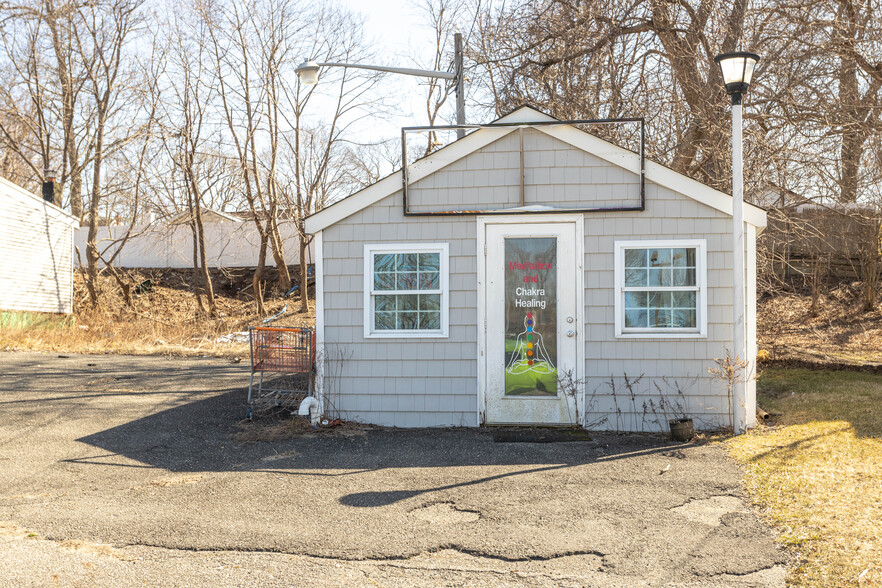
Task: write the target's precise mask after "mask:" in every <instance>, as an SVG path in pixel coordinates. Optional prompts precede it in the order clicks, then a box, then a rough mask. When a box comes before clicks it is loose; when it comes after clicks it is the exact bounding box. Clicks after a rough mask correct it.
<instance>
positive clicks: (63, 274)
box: [0, 178, 79, 313]
mask: <svg viewBox="0 0 882 588" xmlns="http://www.w3.org/2000/svg"><path fill="white" fill-rule="evenodd" d="M78 224H79V222H78V221H77V219H76V217H74V216H72V215H70V214H68V213H66V212H64V211H63V210H62V209H61V208H59V207H57V206H55V205H54V204H52V203H50V202H46V201H45V200H43V199H42V198H40V197H39V196H37V195H35V194H31V193H30V192H28V191H27V190H25V189H24V188H21V187H20V186H16V185H15V184H13V183H12V182H10V181H8V180H5V179H3V178H0V252H2V254H0V310H23V311H38V312H58V313H70V312H73V244H74V229H75V227H76V226H77V225H78Z"/></svg>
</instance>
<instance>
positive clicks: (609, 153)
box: [306, 106, 766, 234]
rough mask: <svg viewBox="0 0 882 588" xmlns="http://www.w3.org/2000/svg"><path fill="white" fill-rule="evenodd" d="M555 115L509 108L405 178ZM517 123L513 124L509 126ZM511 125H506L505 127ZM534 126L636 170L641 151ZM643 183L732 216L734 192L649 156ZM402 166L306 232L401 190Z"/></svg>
mask: <svg viewBox="0 0 882 588" xmlns="http://www.w3.org/2000/svg"><path fill="white" fill-rule="evenodd" d="M556 120H557V119H556V118H554V117H552V116H549V115H547V114H545V113H543V112H540V111H538V110H536V109H535V108H533V107H531V106H521V107H520V108H517V109H516V110H514V111H513V112H511V113H509V114H507V115H505V116H503V117H502V118H500V119H498V120H496V121H493V123H491V124H506V126H500V127H499V128H493V127H484V128H481V129H478V130H477V131H475V132H473V133H470V134H468V135H466V136H465V137H463V138H462V139H459V140H457V141H454V142H453V143H451V144H449V145H447V146H445V147H444V148H442V149H439V150H438V151H436V152H434V153H432V154H431V155H429V156H427V157H424V158H422V159H420V160H417V161H415V162H414V163H412V164H409V165H408V180H409V182H410V183H411V184H413V183H415V182H417V181H419V180H421V179H423V178H425V177H426V176H429V175H431V174H433V173H435V172H436V171H439V170H441V169H442V168H444V167H446V166H448V165H450V164H451V163H453V162H454V161H458V160H459V159H461V158H463V157H466V156H467V155H469V154H471V153H473V152H475V151H477V150H479V149H481V148H482V147H485V146H486V145H489V144H490V143H493V142H494V141H497V140H498V139H501V138H502V137H504V136H506V135H508V134H509V133H512V132H514V131H516V130H517V129H518V128H519V127H518V126H517V123H524V124H529V123H532V122H553V121H556ZM512 123H515V124H512ZM509 125H510V126H509ZM534 129H535V130H537V131H539V132H542V133H545V134H547V135H549V136H551V137H554V138H556V139H558V140H560V141H563V142H564V143H567V144H568V145H571V146H573V147H575V148H577V149H581V150H582V151H585V152H587V153H590V154H592V155H594V156H596V157H599V158H600V159H602V160H604V161H606V162H608V163H610V164H612V165H615V166H618V167H621V168H623V169H626V170H628V171H630V172H632V173H634V174H638V175H639V174H640V155H639V154H637V153H634V152H632V151H628V150H627V149H624V148H622V147H619V146H617V145H614V144H612V143H610V142H608V141H605V140H603V139H601V138H599V137H595V136H594V135H592V134H590V133H586V132H585V131H582V130H579V129H577V128H575V127H573V126H570V125H560V126H542V127H534ZM645 169H646V181H648V182H653V183H655V184H657V185H659V186H664V187H665V188H669V189H670V190H673V191H674V192H678V193H680V194H682V195H683V196H686V197H688V198H692V199H693V200H695V201H697V202H700V203H702V204H704V205H706V206H709V207H711V208H714V209H716V210H719V211H720V212H722V213H724V214H727V215H730V216H731V215H732V196H731V195H729V194H726V193H725V192H721V191H720V190H717V189H715V188H711V187H710V186H708V185H706V184H702V183H701V182H699V181H697V180H693V179H692V178H690V177H689V176H686V175H684V174H681V173H679V172H676V171H674V170H672V169H670V168H668V167H665V166H663V165H661V164H659V163H656V162H654V161H651V160H649V159H647V160H646V161H645ZM400 172H401V170H400V169H399V170H396V171H395V172H393V173H392V174H390V175H388V176H386V177H385V178H383V179H382V180H380V181H378V182H376V183H374V184H371V185H370V186H368V187H367V188H364V189H363V190H360V191H358V192H356V193H354V194H352V195H350V196H347V197H346V198H343V199H342V200H340V201H338V202H336V203H334V204H332V205H331V206H329V207H327V208H324V209H322V210H320V211H319V212H316V213H314V214H312V215H310V216H309V217H307V218H306V232H307V233H311V234H312V233H317V232H318V231H321V230H322V229H325V228H327V227H329V226H331V225H333V224H334V223H337V222H339V221H341V220H343V219H345V218H347V217H349V216H351V215H353V214H355V213H356V212H358V211H360V210H362V209H364V208H367V207H368V206H370V205H372V204H374V203H376V202H379V201H380V200H382V199H383V198H386V197H388V196H391V195H392V194H394V193H395V192H398V191H399V190H401V174H400ZM744 221H745V222H747V223H748V224H751V225H753V226H755V227H758V228H762V227H765V226H766V212H765V210H763V209H762V208H759V207H758V206H754V205H752V204H749V203H747V202H745V203H744Z"/></svg>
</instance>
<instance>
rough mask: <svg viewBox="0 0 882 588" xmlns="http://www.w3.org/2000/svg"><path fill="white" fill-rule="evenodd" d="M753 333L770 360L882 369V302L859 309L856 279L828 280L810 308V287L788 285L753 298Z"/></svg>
mask: <svg viewBox="0 0 882 588" xmlns="http://www.w3.org/2000/svg"><path fill="white" fill-rule="evenodd" d="M757 338H758V343H759V348H760V349H763V350H766V351H767V352H768V353H769V358H770V359H771V360H772V361H776V362H804V363H809V364H819V365H824V366H843V367H846V368H850V367H855V366H870V367H871V368H873V369H875V368H877V367H878V368H882V303H880V304H878V305H877V307H876V308H875V309H874V310H872V311H869V312H867V311H863V310H861V284H860V282H830V283H828V284H826V285H825V286H824V288H823V292H822V293H821V294H820V297H819V299H818V304H817V305H816V307H815V309H814V310H813V309H812V296H811V292H810V291H809V290H808V289H807V288H804V287H800V285H798V284H793V285H792V291H790V292H775V293H774V294H771V293H766V294H764V295H762V296H760V297H759V300H758V302H757Z"/></svg>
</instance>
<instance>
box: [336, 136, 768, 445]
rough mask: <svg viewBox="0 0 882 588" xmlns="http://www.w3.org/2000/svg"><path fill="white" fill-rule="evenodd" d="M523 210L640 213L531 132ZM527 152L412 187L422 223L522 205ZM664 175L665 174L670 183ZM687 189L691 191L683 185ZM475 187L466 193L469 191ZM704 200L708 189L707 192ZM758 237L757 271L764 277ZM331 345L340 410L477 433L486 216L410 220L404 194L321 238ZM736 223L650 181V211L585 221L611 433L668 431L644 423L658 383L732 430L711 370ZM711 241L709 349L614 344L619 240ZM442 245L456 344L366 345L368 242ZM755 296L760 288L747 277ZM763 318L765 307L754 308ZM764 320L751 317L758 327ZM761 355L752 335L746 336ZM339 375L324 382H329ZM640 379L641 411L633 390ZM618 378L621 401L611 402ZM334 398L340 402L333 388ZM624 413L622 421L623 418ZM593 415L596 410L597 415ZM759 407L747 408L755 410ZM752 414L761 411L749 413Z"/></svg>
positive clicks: (693, 341)
mask: <svg viewBox="0 0 882 588" xmlns="http://www.w3.org/2000/svg"><path fill="white" fill-rule="evenodd" d="M524 139H525V141H524V142H525V145H524V148H525V152H526V153H525V159H526V161H525V163H526V168H527V172H528V173H527V174H526V176H527V181H526V186H527V190H526V202H525V203H526V204H528V205H529V204H549V205H553V206H558V207H570V208H575V207H594V206H604V207H607V206H636V205H637V204H639V183H638V181H637V174H635V173H634V172H631V171H627V170H625V169H622V168H621V167H618V166H616V165H614V164H611V163H609V162H607V161H604V160H602V159H600V158H598V157H595V156H593V155H590V154H588V153H586V152H584V151H582V150H580V149H578V148H576V147H573V146H572V145H570V144H568V143H564V142H563V141H561V140H558V139H556V138H554V137H550V136H548V135H546V134H544V133H539V132H537V131H533V130H529V131H525V137H524ZM518 149H519V139H518V136H517V133H511V134H509V135H506V136H504V137H503V138H501V139H499V140H497V141H496V142H493V143H490V144H487V145H484V146H483V147H481V148H480V149H478V150H477V151H475V152H474V153H472V154H469V155H466V156H465V157H463V158H462V159H459V160H457V161H455V162H453V163H451V164H450V165H448V166H446V167H444V168H442V169H441V170H439V171H436V172H435V173H434V174H431V175H429V176H427V177H425V178H423V179H420V180H418V181H416V182H415V183H414V185H413V186H412V187H411V189H410V191H409V201H410V209H411V210H412V211H425V210H443V209H447V210H450V209H458V208H459V209H478V208H481V209H492V208H501V207H512V206H518V205H519V201H518V200H519V183H520V180H519V177H518V174H519V171H518V168H519V164H520V163H519V157H520V156H519V153H518V152H517V151H518ZM657 173H662V174H666V173H667V172H665V171H664V170H661V171H660V172H657ZM683 185H684V186H687V187H688V186H691V185H692V183H691V180H686V181H685V182H684V183H683ZM464 186H465V187H464ZM705 189H706V188H705ZM748 226H749V229H751V230H749V232H748V237H749V239H748V246H747V258H746V259H747V260H748V268H755V264H753V265H752V264H751V259H752V257H751V256H753V255H754V254H755V249H754V248H753V247H752V246H751V243H752V240H754V239H755V236H756V230H755V228H754V227H752V226H750V225H748ZM322 229H323V230H322V241H323V255H324V258H323V272H324V287H323V289H324V292H323V297H322V306H323V308H324V313H325V314H324V319H325V323H324V340H325V342H326V343H334V344H339V345H340V346H341V347H343V348H345V349H346V350H347V354H348V355H349V359H348V361H346V362H345V363H343V364H341V365H339V366H338V367H337V368H336V369H335V370H333V371H334V373H335V375H334V378H335V379H336V381H335V382H334V384H333V386H331V387H330V388H333V389H334V390H336V394H337V397H336V398H332V399H331V401H332V403H333V404H334V406H335V407H337V408H338V409H340V410H341V412H342V414H343V416H344V417H345V418H349V419H354V420H358V421H366V422H372V423H377V424H383V425H394V426H403V427H411V426H456V425H466V426H475V425H477V424H479V423H478V422H477V420H478V417H477V414H478V409H479V407H478V403H479V396H478V390H477V372H478V361H479V358H478V357H477V340H478V336H479V335H480V329H479V325H478V324H477V296H478V288H477V280H478V276H477V258H476V254H477V251H476V249H477V235H476V231H477V230H478V224H477V219H476V217H475V216H452V217H443V216H439V217H405V216H404V214H403V208H402V193H401V192H400V191H398V192H396V193H394V194H392V195H391V196H387V197H384V198H382V199H380V200H377V201H376V202H374V203H373V204H370V205H368V206H367V207H366V208H363V209H361V210H359V211H356V212H354V213H353V214H351V215H349V216H346V217H345V218H342V219H340V220H337V221H336V222H334V223H333V224H330V225H328V226H323V227H322ZM731 235H732V225H731V216H730V215H729V214H726V213H724V212H721V211H720V210H719V207H716V208H715V207H712V206H710V205H707V204H703V203H701V202H699V201H698V200H696V199H693V198H690V197H688V196H687V195H684V194H682V193H679V192H676V191H674V190H672V189H669V188H667V187H664V186H662V185H659V184H656V183H653V182H651V181H647V183H646V210H644V211H637V212H594V213H587V214H585V215H584V256H585V258H584V282H583V285H584V304H585V308H584V321H585V324H584V325H583V328H582V329H581V332H582V334H583V336H584V338H585V341H584V343H585V359H584V361H585V381H586V384H585V389H586V393H587V396H588V399H589V404H590V405H593V411H592V412H589V413H588V414H586V415H585V421H586V422H589V423H590V422H593V421H596V420H597V419H598V418H599V417H601V416H604V415H605V416H606V417H607V419H608V420H607V423H606V425H605V426H606V428H611V429H624V430H652V429H657V428H666V427H667V424H666V423H664V422H663V420H662V421H661V422H660V423H658V424H656V423H654V422H652V421H654V420H656V417H655V416H654V415H652V414H651V412H650V414H645V413H644V410H643V403H644V402H646V403H647V404H648V401H649V399H650V398H651V399H653V401H654V402H657V399H658V396H657V394H658V393H657V392H656V391H655V389H654V386H653V383H654V382H655V383H658V384H659V385H661V386H662V387H663V388H664V385H663V384H662V381H661V378H662V377H666V378H668V380H669V381H670V382H672V383H673V382H676V383H678V384H679V385H680V386H681V387H683V388H684V392H685V393H686V394H687V398H686V410H687V412H688V414H689V415H690V416H693V417H695V418H696V419H697V425H698V426H699V427H713V426H719V425H728V424H730V416H729V403H728V400H727V391H726V387H725V385H724V384H723V383H721V382H718V381H715V380H713V378H711V377H710V376H709V374H708V368H710V367H713V366H714V363H713V359H714V358H717V357H723V356H724V355H725V353H726V349H727V348H731V346H732V292H731V288H732V274H731V268H732V255H731V250H730V249H731V242H732V237H731ZM641 239H704V240H706V243H707V261H706V263H707V268H708V270H707V288H706V292H704V293H703V294H704V295H705V296H707V314H708V325H707V327H708V328H707V334H706V336H704V337H695V338H689V339H670V338H664V337H661V336H660V337H658V338H648V339H626V338H616V336H615V314H614V313H615V307H614V300H615V298H614V297H615V284H614V273H615V272H614V251H615V243H616V241H629V240H641ZM408 241H411V242H421V243H425V242H433V241H437V242H445V243H449V247H450V333H449V338H447V339H435V340H433V339H425V340H414V339H401V340H396V339H386V340H383V341H377V340H367V339H365V338H364V335H363V329H364V326H363V324H362V321H363V318H362V317H363V314H362V313H363V308H362V305H363V299H364V295H363V291H362V289H363V284H364V276H363V273H362V272H363V271H364V270H363V264H362V263H361V260H362V258H363V245H364V243H383V242H387V243H393V242H394V243H403V242H408ZM748 278H749V279H748V281H747V284H748V285H749V286H750V285H755V281H754V280H752V279H750V276H748ZM748 304H749V305H751V304H752V305H755V297H750V296H749V297H748ZM751 316H755V313H751V312H750V310H749V311H748V317H751ZM748 329H749V333H748V341H749V351H750V353H755V350H756V346H755V338H756V333H755V325H750V326H749V327H748ZM330 371H331V370H328V369H326V370H325V373H326V376H325V378H326V381H327V377H328V374H329V373H330ZM625 374H627V375H628V376H629V377H630V378H631V379H634V378H636V377H638V376H641V375H642V376H643V382H642V383H641V385H640V386H639V387H638V388H637V389H635V392H636V393H637V396H636V398H635V400H634V402H633V403H632V401H631V399H630V396H629V395H628V394H627V391H626V390H625V389H624V381H623V378H624V376H625ZM611 378H612V379H614V380H615V382H616V385H617V387H618V389H619V394H620V396H619V397H618V398H617V399H614V398H613V397H612V396H611V395H610V394H609V386H608V384H607V383H608V382H609V381H610V379H611ZM330 388H329V389H330ZM617 405H618V409H617ZM591 408H592V406H589V409H591ZM749 408H750V407H749ZM748 412H749V413H750V411H748Z"/></svg>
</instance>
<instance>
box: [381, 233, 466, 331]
mask: <svg viewBox="0 0 882 588" xmlns="http://www.w3.org/2000/svg"><path fill="white" fill-rule="evenodd" d="M364 261H365V307H364V308H365V312H364V320H365V327H364V335H365V337H446V336H447V326H448V319H447V314H448V307H449V301H448V296H449V292H448V269H447V268H448V265H447V264H448V246H447V243H395V244H375V245H365V246H364Z"/></svg>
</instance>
